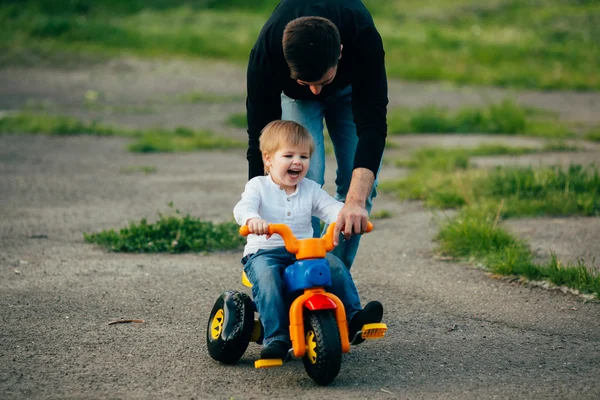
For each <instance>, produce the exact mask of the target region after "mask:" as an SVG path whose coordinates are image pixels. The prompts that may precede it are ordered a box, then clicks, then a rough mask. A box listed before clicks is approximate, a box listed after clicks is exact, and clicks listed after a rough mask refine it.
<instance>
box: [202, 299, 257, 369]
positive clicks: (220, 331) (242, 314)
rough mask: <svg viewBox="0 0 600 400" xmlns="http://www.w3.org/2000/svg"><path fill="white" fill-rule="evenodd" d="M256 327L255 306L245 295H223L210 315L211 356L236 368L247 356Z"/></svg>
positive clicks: (208, 345) (209, 344)
mask: <svg viewBox="0 0 600 400" xmlns="http://www.w3.org/2000/svg"><path fill="white" fill-rule="evenodd" d="M253 326H254V306H253V304H252V300H251V299H250V297H249V296H248V295H247V294H246V293H243V292H238V291H235V290H228V291H226V292H223V293H222V294H221V295H220V296H219V298H218V299H217V301H216V302H215V305H214V306H213V309H212V311H211V313H210V317H209V318H208V326H207V327H206V345H207V347H208V354H210V356H211V357H212V358H213V359H215V360H217V361H220V362H222V363H225V364H234V363H235V362H237V361H238V360H239V359H240V358H241V357H242V356H243V355H244V352H245V351H246V349H247V348H248V344H249V343H250V336H251V335H252V329H253Z"/></svg>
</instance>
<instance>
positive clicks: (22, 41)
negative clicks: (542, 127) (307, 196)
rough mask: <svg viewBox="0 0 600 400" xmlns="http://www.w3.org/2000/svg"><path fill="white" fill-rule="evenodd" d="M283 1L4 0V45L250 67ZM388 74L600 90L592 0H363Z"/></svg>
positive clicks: (597, 16) (0, 37) (596, 9)
mask: <svg viewBox="0 0 600 400" xmlns="http://www.w3.org/2000/svg"><path fill="white" fill-rule="evenodd" d="M277 3H278V1H277V0H170V1H169V0H145V1H142V0H128V1H118V0H62V1H61V0H2V1H0V23H1V24H2V32H1V33H0V49H1V51H2V53H3V54H4V55H3V56H2V59H3V61H4V62H6V61H7V60H8V59H10V58H11V57H16V56H18V55H19V54H22V53H23V52H24V51H27V52H37V53H40V54H48V53H53V52H56V51H64V52H78V53H80V52H83V53H94V54H96V53H102V54H105V55H115V54H124V53H126V54H135V55H139V56H152V57H154V56H180V57H193V58H215V59H222V60H228V61H232V62H235V63H241V64H243V63H245V62H246V60H247V57H248V54H249V50H250V48H251V46H252V44H253V42H254V40H255V39H256V36H257V34H258V32H259V30H260V28H261V26H262V24H263V23H264V21H265V20H266V18H267V17H268V16H269V14H270V12H271V11H272V10H273V9H274V7H275V6H276V5H277ZM364 3H365V5H366V6H367V8H368V9H369V10H370V11H371V13H372V15H373V17H374V19H375V22H376V24H377V27H378V29H379V30H380V32H381V35H382V36H383V40H384V45H385V49H386V57H387V69H388V74H389V76H390V77H391V78H400V79H405V80H416V81H423V80H427V81H431V80H443V81H449V82H455V83H458V84H483V85H495V86H502V87H515V88H535V89H574V90H597V89H599V88H600V78H599V75H600V72H599V70H600V52H599V49H598V44H599V43H600V3H599V2H598V1H596V0H493V1H483V0H419V1H415V0H401V1H400V0H387V1H380V0H365V1H364Z"/></svg>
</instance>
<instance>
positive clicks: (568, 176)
mask: <svg viewBox="0 0 600 400" xmlns="http://www.w3.org/2000/svg"><path fill="white" fill-rule="evenodd" d="M436 160H437V161H425V162H424V163H423V165H422V167H420V168H418V169H416V170H415V171H414V172H412V173H411V174H410V175H409V176H408V177H406V178H404V179H401V180H398V181H386V182H382V183H381V184H380V186H379V188H380V189H381V190H382V191H385V192H389V193H395V194H396V195H397V196H398V198H400V199H410V200H423V201H424V202H425V204H426V205H427V206H429V207H433V208H442V209H449V208H460V207H463V206H465V205H474V204H481V203H483V204H486V203H490V202H491V203H494V204H496V203H498V202H500V201H504V202H505V203H504V204H505V206H504V208H503V211H502V216H503V217H505V218H508V217H520V216H542V215H551V216H569V215H582V216H600V177H599V172H598V168H597V167H596V166H595V165H590V166H588V167H582V166H578V165H571V166H570V167H568V168H562V167H558V166H554V167H546V168H540V169H533V168H531V167H526V168H521V167H496V168H495V169H492V170H477V169H470V168H469V166H468V159H466V160H465V159H464V158H453V157H452V155H451V154H449V155H448V158H442V159H436ZM443 160H447V162H445V163H444V162H442V161H443ZM457 160H458V161H457Z"/></svg>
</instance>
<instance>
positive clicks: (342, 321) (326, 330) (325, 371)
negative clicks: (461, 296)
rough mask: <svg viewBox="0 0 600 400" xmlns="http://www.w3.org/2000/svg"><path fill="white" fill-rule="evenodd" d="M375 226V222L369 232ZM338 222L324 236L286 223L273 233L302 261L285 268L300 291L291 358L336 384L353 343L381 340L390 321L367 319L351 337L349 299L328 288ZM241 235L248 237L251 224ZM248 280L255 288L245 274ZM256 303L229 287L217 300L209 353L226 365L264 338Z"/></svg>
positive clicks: (262, 362) (290, 285)
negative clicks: (299, 232)
mask: <svg viewBox="0 0 600 400" xmlns="http://www.w3.org/2000/svg"><path fill="white" fill-rule="evenodd" d="M372 227H373V225H372V224H371V223H370V222H369V227H368V229H367V232H369V231H370V230H371V229H372ZM334 229H335V223H333V224H331V225H329V227H328V229H327V232H326V233H325V235H324V236H323V237H322V238H308V239H300V240H299V239H297V238H296V237H295V236H294V234H293V232H292V230H291V229H290V228H289V227H288V226H287V225H285V224H270V225H269V234H270V235H273V234H279V235H281V237H282V238H283V239H284V243H285V248H286V250H287V251H289V252H290V253H292V254H296V260H297V261H296V262H295V263H294V264H292V265H290V266H288V267H287V268H286V270H285V272H284V282H285V284H284V286H285V290H286V292H287V293H294V294H298V295H297V297H295V300H293V302H292V303H291V306H290V309H289V316H290V338H291V341H292V348H291V349H290V350H289V352H288V356H287V357H286V360H288V359H291V358H293V357H296V358H302V361H303V363H304V368H305V370H306V372H307V374H308V376H309V377H310V378H311V379H313V380H314V381H315V382H316V383H317V384H319V385H327V384H329V383H331V382H332V381H333V380H334V379H335V377H336V376H337V375H338V373H339V371H340V368H341V363H342V354H343V353H348V352H349V351H350V344H351V343H358V342H362V341H363V340H365V339H378V338H382V337H383V336H384V335H385V332H386V330H387V326H386V324H384V323H381V322H380V323H372V324H365V325H363V326H362V329H361V330H359V331H358V332H357V333H356V335H355V336H354V337H353V338H349V337H348V321H346V312H345V309H344V304H342V302H341V301H340V299H339V298H338V297H337V296H335V295H334V294H332V293H328V292H327V291H326V290H325V287H326V286H328V285H330V283H331V273H330V270H329V262H328V261H327V259H326V258H325V255H326V253H327V252H328V251H331V250H333V248H334V245H333V231H334ZM240 234H241V235H243V236H247V235H248V234H249V231H248V227H247V226H242V227H241V228H240ZM242 282H243V284H244V285H245V286H247V287H251V286H252V285H251V284H250V282H249V281H248V279H247V277H246V275H245V273H242ZM255 313H256V307H255V305H254V303H253V302H252V299H251V298H250V296H248V295H247V294H246V293H244V292H241V291H236V290H228V291H225V292H223V293H222V294H221V295H220V296H219V298H218V299H217V301H216V302H215V304H214V306H213V308H212V311H211V313H210V317H209V319H208V325H207V329H206V343H207V347H208V353H209V354H210V356H211V357H212V358H213V359H215V360H216V361H219V362H222V363H224V364H234V363H236V362H237V361H238V360H239V359H240V358H241V357H242V356H243V354H244V352H245V351H246V349H247V348H248V345H249V343H250V342H256V343H259V344H260V343H262V326H261V323H260V316H258V318H255ZM286 360H282V359H259V360H256V361H255V363H254V366H255V368H267V367H276V366H280V365H282V364H283V362H284V361H286Z"/></svg>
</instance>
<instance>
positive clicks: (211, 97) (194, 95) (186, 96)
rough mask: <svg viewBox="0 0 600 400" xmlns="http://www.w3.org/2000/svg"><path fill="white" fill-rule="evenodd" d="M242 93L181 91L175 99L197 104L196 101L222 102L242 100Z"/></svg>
mask: <svg viewBox="0 0 600 400" xmlns="http://www.w3.org/2000/svg"><path fill="white" fill-rule="evenodd" d="M244 99H245V96H244V95H233V94H232V95H224V94H219V93H207V92H198V91H196V92H190V93H183V94H181V95H179V96H177V101H178V102H179V103H184V104H198V103H209V104H223V103H233V102H239V101H243V100H244Z"/></svg>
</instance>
